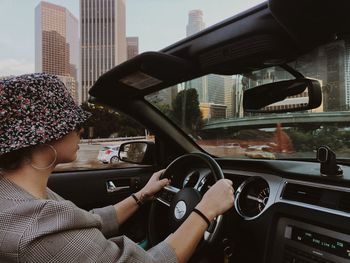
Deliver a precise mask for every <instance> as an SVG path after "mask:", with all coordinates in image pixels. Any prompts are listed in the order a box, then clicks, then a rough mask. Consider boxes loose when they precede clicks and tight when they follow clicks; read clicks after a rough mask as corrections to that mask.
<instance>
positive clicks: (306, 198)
mask: <svg viewBox="0 0 350 263" xmlns="http://www.w3.org/2000/svg"><path fill="white" fill-rule="evenodd" d="M321 197H322V189H320V188H317V187H313V186H307V185H299V184H293V183H288V184H287V185H286V186H285V188H284V191H283V193H282V198H283V199H286V200H290V201H296V202H302V203H306V204H311V205H318V204H319V203H320V201H321Z"/></svg>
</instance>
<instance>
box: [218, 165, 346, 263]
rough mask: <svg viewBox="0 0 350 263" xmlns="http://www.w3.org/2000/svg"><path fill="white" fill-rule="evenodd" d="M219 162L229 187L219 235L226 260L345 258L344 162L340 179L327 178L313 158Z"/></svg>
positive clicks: (336, 260) (335, 261) (338, 260)
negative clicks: (231, 197)
mask: <svg viewBox="0 0 350 263" xmlns="http://www.w3.org/2000/svg"><path fill="white" fill-rule="evenodd" d="M221 165H222V167H224V168H223V172H224V175H225V177H226V178H228V179H230V180H232V182H233V185H234V188H235V205H234V208H233V209H232V211H230V213H231V216H230V221H229V222H226V225H225V227H226V229H225V237H224V239H223V240H225V241H226V244H224V245H223V248H224V250H225V251H229V256H230V257H231V258H232V262H266V263H271V262H272V263H274V262H276V263H277V262H279V263H281V262H283V263H289V262H291V263H292V262H310V263H311V262H327V263H331V262H333V263H343V262H344V263H345V262H350V224H349V223H350V214H349V212H350V188H349V186H348V180H346V177H347V175H349V174H350V173H349V172H350V170H349V169H348V167H342V168H343V170H344V177H345V179H329V178H326V177H322V176H320V175H319V170H318V169H319V164H317V163H307V162H288V161H264V162H261V163H258V166H260V168H261V167H264V169H262V170H263V172H259V171H257V170H259V169H257V168H256V167H255V168H252V169H251V170H247V166H246V165H245V168H244V169H243V166H242V169H237V167H229V166H231V165H230V163H229V162H228V161H225V162H224V163H221ZM238 166H239V165H238ZM249 167H254V166H253V165H251V166H249ZM227 240H230V242H227Z"/></svg>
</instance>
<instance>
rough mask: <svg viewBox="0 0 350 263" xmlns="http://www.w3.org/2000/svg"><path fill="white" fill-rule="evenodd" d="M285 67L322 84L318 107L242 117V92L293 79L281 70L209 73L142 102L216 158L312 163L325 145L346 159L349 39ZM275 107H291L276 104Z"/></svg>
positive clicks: (349, 128) (349, 133)
mask: <svg viewBox="0 0 350 263" xmlns="http://www.w3.org/2000/svg"><path fill="white" fill-rule="evenodd" d="M289 66H291V67H292V68H294V69H295V70H297V71H299V72H300V73H302V74H303V75H304V76H305V77H307V78H312V79H315V80H318V81H319V82H320V84H321V88H322V95H323V102H322V104H321V106H320V107H318V108H316V109H313V110H308V111H302V112H287V113H274V114H272V113H269V114H267V113H264V114H263V113H259V114H258V113H255V114H252V113H247V112H244V111H243V106H242V102H243V100H242V98H243V92H244V90H246V89H249V88H252V87H255V86H258V85H262V84H267V83H271V82H276V81H281V80H288V79H294V77H293V76H292V75H291V74H289V73H288V72H286V71H285V70H284V69H282V68H280V67H269V68H266V69H262V70H258V71H252V72H250V73H249V74H247V73H245V74H244V75H239V74H238V75H231V76H223V75H213V74H210V75H206V76H203V77H200V78H198V79H194V80H192V81H188V82H184V83H180V84H178V85H176V86H173V87H169V88H167V89H165V90H162V91H159V92H156V93H153V94H151V95H149V96H147V97H146V99H147V100H148V101H149V102H151V103H152V104H153V105H154V106H156V107H157V108H158V109H160V110H161V111H162V112H163V113H164V114H165V115H167V116H168V117H169V118H170V119H171V120H172V121H173V122H174V123H175V124H176V125H178V126H179V127H180V128H181V129H182V130H184V131H185V132H186V133H187V134H188V135H189V136H190V137H191V138H192V139H193V140H194V141H195V142H196V143H197V144H198V145H199V146H200V147H202V149H203V150H205V151H207V152H208V153H210V154H212V155H215V156H219V157H237V158H263V159H288V158H308V159H309V158H312V159H315V158H316V149H317V148H318V147H319V146H321V145H328V146H329V147H331V148H332V149H333V150H334V151H335V152H336V154H337V157H338V158H346V159H347V158H350V150H349V149H350V125H349V124H350V123H349V121H350V111H349V109H350V38H345V39H342V40H338V41H335V42H333V43H329V44H327V45H324V46H322V47H319V48H317V49H315V50H313V51H312V52H310V53H308V54H306V55H303V56H301V57H299V58H298V59H297V60H295V61H293V62H291V63H289ZM303 96H305V94H304V93H303V94H301V95H299V96H297V97H295V101H296V102H295V103H297V101H298V99H299V100H300V99H302V97H303ZM289 103H290V102H289ZM274 107H276V109H288V107H289V106H288V105H287V104H283V103H278V105H276V106H274Z"/></svg>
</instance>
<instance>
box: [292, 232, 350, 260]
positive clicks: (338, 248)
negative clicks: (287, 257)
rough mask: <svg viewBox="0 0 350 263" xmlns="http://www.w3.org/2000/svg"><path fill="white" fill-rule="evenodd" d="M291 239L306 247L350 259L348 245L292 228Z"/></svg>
mask: <svg viewBox="0 0 350 263" xmlns="http://www.w3.org/2000/svg"><path fill="white" fill-rule="evenodd" d="M291 239H292V240H294V241H296V242H299V243H303V244H305V245H307V246H310V247H313V248H316V249H319V250H321V251H325V252H328V253H330V254H333V255H337V256H339V257H342V258H346V259H350V243H348V242H346V241H343V240H339V239H336V238H332V237H329V236H324V235H321V234H318V233H315V232H312V231H309V230H304V229H301V228H298V227H295V226H292V235H291Z"/></svg>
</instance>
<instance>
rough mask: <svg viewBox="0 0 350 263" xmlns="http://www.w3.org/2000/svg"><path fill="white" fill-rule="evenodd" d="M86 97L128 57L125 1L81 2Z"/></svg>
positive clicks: (81, 0) (89, 0) (82, 0)
mask: <svg viewBox="0 0 350 263" xmlns="http://www.w3.org/2000/svg"><path fill="white" fill-rule="evenodd" d="M80 22H81V23H80V26H81V30H80V32H81V49H80V52H81V67H82V70H81V79H82V98H83V101H86V100H87V99H88V90H89V88H90V87H91V86H92V85H93V84H94V82H95V81H96V80H97V78H98V77H99V76H100V75H101V74H103V73H105V72H106V71H108V70H109V69H111V68H113V67H114V66H116V65H118V64H120V63H122V62H124V61H125V60H126V58H127V53H126V37H125V30H126V29H125V1H124V0H80Z"/></svg>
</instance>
